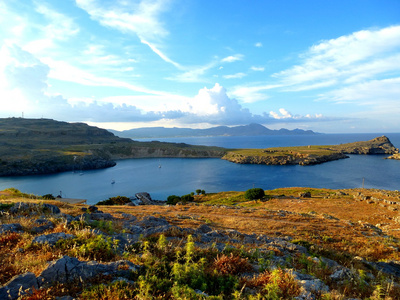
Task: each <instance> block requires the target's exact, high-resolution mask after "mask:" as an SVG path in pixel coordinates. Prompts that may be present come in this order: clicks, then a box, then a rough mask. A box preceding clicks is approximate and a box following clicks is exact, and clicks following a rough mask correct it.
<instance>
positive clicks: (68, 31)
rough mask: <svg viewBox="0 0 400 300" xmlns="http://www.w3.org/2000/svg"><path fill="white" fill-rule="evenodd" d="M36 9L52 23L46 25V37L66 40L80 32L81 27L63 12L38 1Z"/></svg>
mask: <svg viewBox="0 0 400 300" xmlns="http://www.w3.org/2000/svg"><path fill="white" fill-rule="evenodd" d="M36 11H37V12H38V13H40V14H42V15H44V16H45V17H46V18H47V19H48V20H49V21H50V23H49V24H48V25H47V26H45V33H46V37H47V38H49V39H52V40H53V39H56V40H65V39H68V38H69V37H70V36H74V35H76V34H77V33H78V32H79V30H80V29H79V27H78V26H77V25H76V24H75V22H74V21H73V19H72V18H69V17H67V16H66V15H64V14H61V13H59V12H57V11H55V10H53V9H51V8H50V7H48V6H46V5H44V4H37V3H36Z"/></svg>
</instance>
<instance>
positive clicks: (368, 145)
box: [222, 136, 399, 166]
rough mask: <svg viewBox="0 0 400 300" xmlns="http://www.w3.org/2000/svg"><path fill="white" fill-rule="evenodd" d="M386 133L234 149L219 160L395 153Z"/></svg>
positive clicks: (290, 160) (296, 161) (306, 161)
mask: <svg viewBox="0 0 400 300" xmlns="http://www.w3.org/2000/svg"><path fill="white" fill-rule="evenodd" d="M397 153H399V149H398V148H395V147H394V146H393V144H392V143H391V142H390V140H389V139H388V138H387V137H386V136H381V137H377V138H374V139H372V140H370V141H364V142H355V143H348V144H341V145H330V146H300V147H276V148H267V149H235V150H232V151H229V152H228V153H227V154H226V155H224V156H223V157H222V159H226V160H228V161H231V162H234V163H239V164H264V165H302V166H306V165H315V164H321V163H324V162H328V161H333V160H338V159H343V158H348V156H347V154H397Z"/></svg>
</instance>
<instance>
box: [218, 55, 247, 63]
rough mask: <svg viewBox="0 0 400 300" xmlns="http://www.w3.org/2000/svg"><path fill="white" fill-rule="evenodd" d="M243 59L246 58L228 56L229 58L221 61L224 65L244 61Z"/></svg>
mask: <svg viewBox="0 0 400 300" xmlns="http://www.w3.org/2000/svg"><path fill="white" fill-rule="evenodd" d="M243 57H244V56H243V55H242V54H236V55H230V56H227V57H225V58H223V59H221V62H223V63H232V62H235V61H239V60H243Z"/></svg>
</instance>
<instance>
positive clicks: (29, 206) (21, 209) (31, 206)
mask: <svg viewBox="0 0 400 300" xmlns="http://www.w3.org/2000/svg"><path fill="white" fill-rule="evenodd" d="M9 211H10V213H12V214H31V213H51V214H59V213H61V211H60V209H59V208H58V207H57V206H56V205H52V204H48V203H42V204H37V203H26V202H17V203H15V204H14V206H12V207H11V208H10V210H9Z"/></svg>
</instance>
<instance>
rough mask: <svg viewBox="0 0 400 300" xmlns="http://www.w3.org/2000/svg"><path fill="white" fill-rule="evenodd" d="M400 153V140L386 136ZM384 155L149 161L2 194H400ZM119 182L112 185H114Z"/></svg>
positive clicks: (239, 140) (243, 144) (326, 138)
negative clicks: (307, 160)
mask: <svg viewBox="0 0 400 300" xmlns="http://www.w3.org/2000/svg"><path fill="white" fill-rule="evenodd" d="M380 135H382V134H318V135H307V136H304V135H296V136H243V137H225V136H224V137H193V138H169V139H157V140H160V141H167V142H185V143H189V144H194V145H208V146H220V147H226V148H267V147H278V146H297V145H330V144H340V143H349V142H355V141H363V140H370V139H372V138H374V137H377V136H380ZM385 135H386V136H387V137H389V139H390V140H391V141H392V143H393V144H394V145H395V146H396V147H399V145H400V134H398V133H392V134H385ZM384 157H386V156H385V155H351V156H350V158H348V159H343V160H338V161H333V162H328V163H324V164H320V165H314V166H265V165H239V164H234V163H231V162H228V161H225V160H221V159H217V158H162V159H158V158H157V159H154V158H145V159H128V160H120V161H118V162H117V165H116V166H115V167H113V168H108V169H102V170H91V171H85V172H84V173H83V175H81V174H79V173H72V172H64V173H59V174H53V175H36V176H22V177H2V178H0V190H3V189H6V188H9V187H14V188H17V189H19V190H20V191H22V192H24V193H32V194H35V195H44V194H53V195H54V196H57V195H59V194H61V196H62V197H64V198H83V199H87V200H88V201H87V202H88V204H94V203H96V202H98V201H100V200H105V199H107V198H109V197H113V196H117V195H120V196H128V197H130V196H134V194H135V193H138V192H148V193H150V194H151V196H152V198H153V199H158V200H166V198H167V197H168V196H169V195H173V194H174V195H184V194H188V193H190V192H194V191H195V190H196V189H204V190H205V191H206V192H207V193H211V192H221V191H245V190H247V189H249V188H252V187H260V188H263V189H274V188H279V187H313V188H332V189H339V188H358V187H362V184H363V182H364V187H365V188H379V189H388V190H399V189H400V171H399V167H400V161H395V160H387V159H383V158H384ZM113 181H114V182H115V183H114V184H112V182H113Z"/></svg>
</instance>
